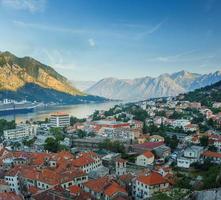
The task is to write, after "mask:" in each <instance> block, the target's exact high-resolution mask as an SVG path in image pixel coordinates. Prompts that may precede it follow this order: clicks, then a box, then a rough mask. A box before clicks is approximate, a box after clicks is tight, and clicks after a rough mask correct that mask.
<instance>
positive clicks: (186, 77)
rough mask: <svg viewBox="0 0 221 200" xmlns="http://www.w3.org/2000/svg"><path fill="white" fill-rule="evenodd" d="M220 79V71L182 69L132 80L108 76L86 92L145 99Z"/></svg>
mask: <svg viewBox="0 0 221 200" xmlns="http://www.w3.org/2000/svg"><path fill="white" fill-rule="evenodd" d="M220 80H221V72H220V71H217V72H215V73H210V74H204V75H200V74H196V73H190V72H186V71H180V72H177V73H173V74H162V75H160V76H158V77H156V78H152V77H148V76H147V77H142V78H137V79H131V80H129V79H116V78H106V79H102V80H101V81H99V82H97V83H96V84H94V85H93V86H91V87H90V88H89V89H87V90H86V92H87V93H88V94H93V95H99V96H103V97H107V98H111V99H121V100H144V99H148V98H153V97H164V96H176V95H178V94H180V93H185V92H188V91H192V90H195V89H197V88H201V87H205V86H207V85H211V84H213V83H215V82H217V81H220Z"/></svg>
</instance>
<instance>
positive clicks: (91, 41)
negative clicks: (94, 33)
mask: <svg viewBox="0 0 221 200" xmlns="http://www.w3.org/2000/svg"><path fill="white" fill-rule="evenodd" d="M88 43H89V45H90V46H91V47H95V46H96V42H95V40H94V39H93V38H90V39H88Z"/></svg>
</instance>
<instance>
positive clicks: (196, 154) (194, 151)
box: [184, 145, 203, 162]
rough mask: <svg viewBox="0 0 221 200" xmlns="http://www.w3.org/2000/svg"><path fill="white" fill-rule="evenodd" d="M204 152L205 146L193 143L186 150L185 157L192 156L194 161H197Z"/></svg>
mask: <svg viewBox="0 0 221 200" xmlns="http://www.w3.org/2000/svg"><path fill="white" fill-rule="evenodd" d="M202 152H203V147H201V146H195V145H193V146H190V147H187V148H186V149H185V150H184V157H186V158H190V159H192V160H194V162H196V161H197V160H199V158H200V155H201V154H202Z"/></svg>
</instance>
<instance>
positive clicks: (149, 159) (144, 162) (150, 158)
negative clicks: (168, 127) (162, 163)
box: [136, 151, 154, 167]
mask: <svg viewBox="0 0 221 200" xmlns="http://www.w3.org/2000/svg"><path fill="white" fill-rule="evenodd" d="M153 162H154V154H153V153H152V152H151V151H146V152H144V153H143V154H141V155H139V156H137V158H136V165H139V166H144V167H146V166H148V165H151V164H153Z"/></svg>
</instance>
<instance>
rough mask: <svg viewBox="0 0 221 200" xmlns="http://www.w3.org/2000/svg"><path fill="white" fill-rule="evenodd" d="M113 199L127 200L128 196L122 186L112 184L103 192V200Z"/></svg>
mask: <svg viewBox="0 0 221 200" xmlns="http://www.w3.org/2000/svg"><path fill="white" fill-rule="evenodd" d="M120 197H121V198H120ZM115 198H120V199H125V200H126V199H128V194H127V192H126V190H125V189H124V188H123V187H122V186H120V185H119V184H118V183H116V182H112V183H111V184H110V185H109V186H108V187H107V188H105V190H104V199H105V200H111V199H115Z"/></svg>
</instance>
